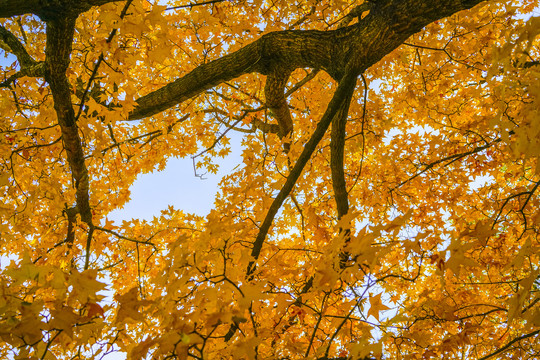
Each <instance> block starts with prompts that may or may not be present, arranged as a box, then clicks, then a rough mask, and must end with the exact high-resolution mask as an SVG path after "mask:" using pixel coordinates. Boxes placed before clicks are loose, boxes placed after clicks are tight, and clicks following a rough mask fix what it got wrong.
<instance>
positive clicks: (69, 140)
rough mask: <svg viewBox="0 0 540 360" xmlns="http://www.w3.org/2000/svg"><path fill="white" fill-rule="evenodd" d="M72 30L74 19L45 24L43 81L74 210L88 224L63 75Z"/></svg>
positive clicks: (85, 186) (84, 177)
mask: <svg viewBox="0 0 540 360" xmlns="http://www.w3.org/2000/svg"><path fill="white" fill-rule="evenodd" d="M74 31H75V17H66V18H62V19H57V20H52V21H49V22H47V45H46V48H45V59H46V60H45V80H47V82H48V83H49V86H50V88H51V92H52V96H53V99H54V109H55V110H56V116H57V118H58V124H59V125H60V128H61V129H62V141H63V143H64V149H65V150H66V156H67V160H68V163H69V167H70V169H71V174H72V175H73V179H74V182H75V189H76V198H77V208H78V211H79V213H80V214H81V219H82V220H83V221H85V222H86V223H89V224H90V223H91V222H92V212H91V210H90V197H89V182H88V170H87V169H86V165H85V163H84V151H83V148H82V143H81V139H80V137H79V130H78V127H77V124H76V123H75V111H74V109H73V104H72V102H71V86H70V84H69V81H68V79H67V76H66V70H67V69H68V67H69V57H70V54H71V44H72V41H73V34H74Z"/></svg>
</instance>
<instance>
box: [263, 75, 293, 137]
mask: <svg viewBox="0 0 540 360" xmlns="http://www.w3.org/2000/svg"><path fill="white" fill-rule="evenodd" d="M290 73H291V72H290V70H288V69H286V68H283V67H274V68H273V69H272V71H271V72H270V73H269V74H268V76H267V78H266V84H265V86H264V93H265V95H266V106H267V107H268V109H270V111H271V112H272V115H273V116H274V117H275V118H276V120H277V122H278V124H279V131H278V136H279V137H280V138H281V139H283V138H285V137H287V136H288V135H289V134H290V133H292V130H293V122H292V118H291V112H290V110H289V105H288V104H287V100H286V98H285V85H286V84H287V81H288V80H289V75H290Z"/></svg>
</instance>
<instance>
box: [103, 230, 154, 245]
mask: <svg viewBox="0 0 540 360" xmlns="http://www.w3.org/2000/svg"><path fill="white" fill-rule="evenodd" d="M94 228H95V229H96V230H99V231H103V232H106V233H108V234H111V235H114V236H116V237H117V238H119V239H122V240H126V241H131V242H133V243H136V244H142V245H150V246H152V247H153V248H154V249H157V246H156V245H155V244H154V243H152V242H150V241H142V240H136V239H132V238H128V237H126V236H123V235H120V234H119V233H117V232H115V231H113V230H109V229H105V228H102V227H101V226H95V227H94Z"/></svg>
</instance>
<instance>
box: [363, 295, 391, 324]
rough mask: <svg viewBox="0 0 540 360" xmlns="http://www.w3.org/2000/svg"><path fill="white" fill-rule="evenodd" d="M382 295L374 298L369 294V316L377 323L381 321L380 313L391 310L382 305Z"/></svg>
mask: <svg viewBox="0 0 540 360" xmlns="http://www.w3.org/2000/svg"><path fill="white" fill-rule="evenodd" d="M381 295H382V293H379V294H378V295H375V296H373V295H372V294H369V310H368V313H367V316H370V315H372V316H373V317H374V318H375V319H377V321H379V312H381V311H385V310H389V309H390V308H389V307H388V306H386V305H384V304H383V303H382V300H381Z"/></svg>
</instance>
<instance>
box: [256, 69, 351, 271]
mask: <svg viewBox="0 0 540 360" xmlns="http://www.w3.org/2000/svg"><path fill="white" fill-rule="evenodd" d="M356 76H357V74H355V73H353V72H349V73H347V74H346V76H345V77H344V78H343V79H342V81H340V83H339V86H338V88H337V89H336V92H335V93H334V96H333V97H332V100H331V101H330V104H328V107H327V108H326V111H325V113H324V115H323V117H322V118H321V120H320V121H319V123H318V124H317V128H316V129H315V131H314V133H313V135H312V136H311V138H310V139H309V141H308V142H307V143H306V145H305V146H304V150H303V151H302V153H301V154H300V156H299V158H298V160H297V161H296V163H295V164H294V167H293V168H292V170H291V172H290V173H289V176H288V177H287V180H286V181H285V184H284V185H283V187H282V188H281V190H280V191H279V193H278V195H277V196H276V198H275V199H274V201H273V202H272V205H270V208H269V209H268V212H267V214H266V217H265V219H264V221H263V223H262V225H261V227H260V228H259V233H258V234H257V238H256V239H255V242H254V243H253V249H252V251H251V256H252V257H253V260H252V261H250V263H249V265H248V268H247V271H246V277H247V278H248V279H249V278H250V277H251V276H252V275H253V273H254V271H255V268H256V265H255V264H256V262H257V259H258V258H259V255H260V253H261V249H262V245H263V243H264V240H265V239H266V235H267V234H268V231H269V230H270V226H271V225H272V222H273V220H274V217H275V216H276V214H277V212H278V210H279V208H280V207H281V205H282V204H283V202H284V201H285V199H286V198H287V196H288V195H289V193H290V192H291V190H292V188H293V187H294V184H295V183H296V181H297V180H298V178H299V177H300V175H301V174H302V170H303V169H304V166H305V165H306V163H307V162H308V160H309V159H310V158H311V155H312V154H313V152H314V151H315V149H316V147H317V145H318V144H319V141H321V139H322V138H323V136H324V134H325V132H326V130H327V129H328V127H329V126H330V123H331V122H332V120H333V119H334V117H336V116H339V115H342V114H343V112H345V111H346V110H347V109H348V107H349V103H350V99H351V97H352V93H353V92H354V88H355V86H356Z"/></svg>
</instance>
